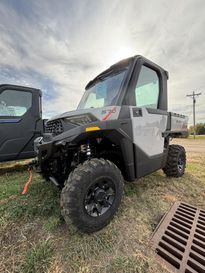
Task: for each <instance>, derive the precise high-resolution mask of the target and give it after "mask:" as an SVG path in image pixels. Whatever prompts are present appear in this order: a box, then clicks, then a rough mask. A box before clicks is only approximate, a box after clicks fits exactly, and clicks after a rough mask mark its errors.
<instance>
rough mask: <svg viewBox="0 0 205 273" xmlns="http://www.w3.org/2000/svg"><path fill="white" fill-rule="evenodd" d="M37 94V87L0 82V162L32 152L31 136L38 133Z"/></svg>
mask: <svg viewBox="0 0 205 273" xmlns="http://www.w3.org/2000/svg"><path fill="white" fill-rule="evenodd" d="M40 97H41V93H40V90H37V89H32V88H26V87H19V86H13V85H1V86H0V162H1V161H7V160H17V159H25V158H31V157H34V156H35V153H34V150H33V140H34V139H35V137H37V136H39V135H40V134H41V126H40V123H41V108H40ZM39 122H40V123H39Z"/></svg>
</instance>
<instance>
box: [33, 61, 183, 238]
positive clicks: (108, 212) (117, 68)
mask: <svg viewBox="0 0 205 273" xmlns="http://www.w3.org/2000/svg"><path fill="white" fill-rule="evenodd" d="M167 79H168V73H167V71H165V70H164V69H163V68H161V67H160V66H158V65H156V64H154V63H153V62H151V61H149V60H147V59H146V58H144V57H142V56H134V57H131V58H128V59H126V60H123V61H121V62H119V63H117V64H115V65H113V66H111V67H110V68H109V69H107V70H106V71H104V72H103V73H101V74H100V75H98V76H97V77H96V78H95V79H93V80H92V81H90V82H89V83H88V85H87V86H86V91H85V93H84V95H83V97H82V99H81V102H80V104H79V106H78V109H77V110H76V111H72V112H67V113H64V114H62V115H59V116H56V117H55V118H53V119H50V120H49V121H48V122H47V124H46V133H45V134H44V135H43V138H40V139H36V141H35V149H36V152H37V153H38V158H37V162H36V166H37V169H38V171H40V172H41V173H42V175H43V176H44V177H45V178H46V179H50V180H51V181H52V182H54V183H55V184H56V185H58V186H59V187H62V188H63V190H62V193H61V206H62V213H63V215H64V218H65V220H66V222H67V223H72V224H74V226H76V227H77V228H78V229H80V230H81V231H83V232H88V233H89V232H94V231H97V230H99V229H101V228H103V227H104V226H105V225H107V224H108V223H109V221H110V220H111V219H112V218H113V216H114V214H115V212H116V211H117V209H118V207H119V204H120V201H121V198H122V193H123V181H124V179H125V180H127V181H134V180H135V179H137V178H139V177H142V176H145V175H147V174H149V173H152V172H154V171H156V170H158V169H161V168H162V169H163V170H164V172H165V174H166V175H167V176H174V177H180V176H182V175H183V174H184V171H185V166H186V154H185V150H184V148H183V147H182V146H179V145H169V140H170V138H173V137H180V136H183V135H185V134H187V117H185V116H183V115H178V114H175V113H170V112H167Z"/></svg>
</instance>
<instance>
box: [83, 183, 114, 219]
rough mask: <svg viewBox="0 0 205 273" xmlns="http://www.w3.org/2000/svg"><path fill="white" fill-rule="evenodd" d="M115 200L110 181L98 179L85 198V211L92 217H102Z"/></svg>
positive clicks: (112, 184) (112, 185)
mask: <svg viewBox="0 0 205 273" xmlns="http://www.w3.org/2000/svg"><path fill="white" fill-rule="evenodd" d="M114 199H115V186H114V183H113V182H112V181H110V180H107V179H106V180H105V179H100V180H99V181H98V182H96V183H94V184H93V185H91V187H90V188H89V189H88V192H87V195H86V197H85V210H86V212H87V213H88V214H89V215H90V216H92V217H98V216H101V215H103V214H104V213H105V212H106V211H108V210H109V209H110V207H111V206H112V204H113V202H114Z"/></svg>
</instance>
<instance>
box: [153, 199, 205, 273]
mask: <svg viewBox="0 0 205 273" xmlns="http://www.w3.org/2000/svg"><path fill="white" fill-rule="evenodd" d="M151 243H152V246H153V249H154V250H155V251H156V256H157V257H158V258H159V260H160V261H161V262H162V263H163V264H164V265H165V266H166V267H167V269H169V270H170V271H173V272H183V273H195V272H199V273H205V210H202V209H198V208H195V207H193V206H191V205H189V204H186V203H180V202H176V203H174V205H173V206H172V207H171V209H170V211H169V212H168V213H167V214H166V215H165V216H164V218H163V219H162V220H161V222H160V223H159V225H158V227H157V229H156V230H155V232H154V235H153V237H152V239H151Z"/></svg>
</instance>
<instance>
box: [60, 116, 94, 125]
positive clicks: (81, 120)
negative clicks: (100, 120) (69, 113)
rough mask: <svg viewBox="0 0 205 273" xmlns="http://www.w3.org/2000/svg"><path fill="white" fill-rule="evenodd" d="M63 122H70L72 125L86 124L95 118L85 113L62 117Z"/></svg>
mask: <svg viewBox="0 0 205 273" xmlns="http://www.w3.org/2000/svg"><path fill="white" fill-rule="evenodd" d="M64 120H65V122H69V123H72V124H74V125H79V126H80V125H86V124H89V123H92V122H95V121H97V119H96V118H95V117H94V116H92V115H89V114H86V115H78V116H74V117H67V118H65V119H64Z"/></svg>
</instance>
